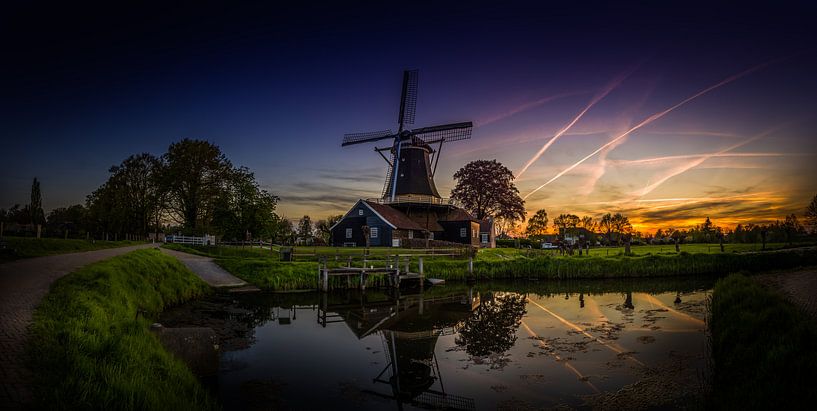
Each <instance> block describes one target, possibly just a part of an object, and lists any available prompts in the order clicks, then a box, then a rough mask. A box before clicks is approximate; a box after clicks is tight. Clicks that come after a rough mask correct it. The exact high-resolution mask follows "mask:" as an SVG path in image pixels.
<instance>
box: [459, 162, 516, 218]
mask: <svg viewBox="0 0 817 411" xmlns="http://www.w3.org/2000/svg"><path fill="white" fill-rule="evenodd" d="M454 180H456V185H455V186H454V189H453V190H451V198H453V199H455V200H457V201H459V202H460V203H461V204H462V206H463V207H464V208H465V209H466V210H468V211H469V212H470V213H471V214H473V215H474V217H476V218H477V219H480V220H481V219H484V218H487V217H494V218H496V219H506V220H513V221H515V220H525V201H524V200H522V197H520V196H519V190H518V189H517V188H516V186H515V185H514V183H513V180H514V177H513V173H512V172H511V170H509V169H508V168H507V167H505V166H503V165H502V164H501V163H499V162H497V161H496V160H490V161H489V160H477V161H472V162H470V163H468V164H466V165H465V166H464V167H463V168H461V169H459V170H458V171H457V172H456V173H454Z"/></svg>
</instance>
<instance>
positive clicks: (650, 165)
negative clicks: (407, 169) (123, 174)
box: [0, 1, 817, 231]
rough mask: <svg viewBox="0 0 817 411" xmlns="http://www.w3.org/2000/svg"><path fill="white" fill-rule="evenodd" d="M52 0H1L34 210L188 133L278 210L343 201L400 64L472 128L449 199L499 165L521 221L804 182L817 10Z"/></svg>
mask: <svg viewBox="0 0 817 411" xmlns="http://www.w3.org/2000/svg"><path fill="white" fill-rule="evenodd" d="M66 3H69V2H61V3H49V2H16V3H12V4H6V5H4V6H3V9H4V10H3V13H0V43H2V50H3V61H4V64H3V65H2V66H1V67H0V87H1V89H2V92H1V93H0V153H1V154H0V159H2V160H0V208H6V207H9V206H11V205H13V204H18V203H19V204H25V203H26V202H27V201H28V194H29V189H30V185H31V180H32V178H34V177H37V178H38V179H40V180H41V182H42V192H43V205H44V208H45V209H46V211H48V210H50V209H52V208H55V207H61V206H67V205H70V204H76V203H83V202H84V201H85V197H86V195H88V194H89V193H90V192H92V191H93V190H94V189H95V188H97V187H98V186H99V185H101V184H102V183H103V182H104V181H105V180H106V179H107V176H108V168H109V167H110V166H112V165H115V164H118V163H119V162H121V161H122V160H124V159H125V158H126V157H128V156H129V155H131V154H135V153H141V152H149V153H153V154H156V155H161V154H162V153H163V152H164V151H165V150H166V148H167V147H168V145H169V144H170V143H172V142H174V141H178V140H180V139H182V138H195V139H204V140H208V141H211V142H213V143H214V144H216V145H218V146H219V147H220V148H221V149H222V150H223V151H224V152H225V153H226V155H227V156H228V157H229V158H230V160H231V161H232V162H233V164H235V165H237V166H246V167H249V168H250V169H251V170H252V171H254V172H255V174H256V177H257V179H258V181H259V182H260V183H261V185H262V187H263V188H265V189H267V190H269V191H270V192H272V193H274V194H276V195H278V196H279V197H280V199H281V201H280V205H279V213H281V214H282V215H284V216H286V217H288V218H293V219H296V218H299V217H300V216H302V215H304V214H308V215H310V216H311V217H312V218H313V220H315V219H319V218H323V217H326V216H328V215H330V214H340V213H343V212H345V211H346V210H347V209H348V208H349V207H350V206H351V205H352V204H353V203H354V202H355V201H356V200H357V199H359V198H371V197H378V196H379V194H380V192H381V190H382V187H383V182H384V179H385V172H386V164H385V162H383V160H382V159H381V158H380V157H379V156H378V155H377V154H376V153H374V152H373V151H372V148H373V147H372V146H369V145H359V146H351V147H346V148H341V146H340V143H341V139H342V136H343V134H344V133H350V132H362V131H373V130H381V129H389V128H391V129H396V128H397V124H396V123H397V111H398V109H399V99H400V84H401V83H400V82H401V78H402V71H403V70H405V69H418V70H419V92H418V102H417V116H416V119H417V120H416V124H415V125H416V126H418V127H421V126H426V125H435V124H441V123H450V122H460V121H473V122H474V124H475V128H474V132H473V137H472V138H471V139H470V140H464V141H457V142H452V143H450V144H448V145H445V146H444V148H443V153H442V156H441V159H440V163H439V168H438V170H437V174H436V178H435V180H436V183H437V186H438V188H439V190H440V192H441V194H442V195H443V196H448V194H449V192H450V190H451V188H452V187H453V185H454V181H453V178H452V176H453V174H454V172H455V171H456V170H457V169H459V168H460V167H462V166H464V165H465V164H466V163H468V162H470V161H474V160H479V159H487V160H490V159H496V160H497V161H499V162H501V163H502V164H504V165H505V166H507V167H508V168H509V169H511V170H512V171H513V172H514V174H515V175H516V176H517V179H516V181H515V183H516V186H517V187H518V189H519V191H520V194H521V195H522V197H524V198H525V200H526V204H525V206H526V209H527V210H528V213H529V215H532V214H533V213H534V212H535V211H536V210H538V209H542V208H544V209H546V210H547V212H548V214H549V215H550V216H551V219H552V218H553V217H555V216H556V215H558V214H561V213H573V214H578V215H590V216H593V217H598V216H600V215H601V214H603V213H606V212H613V213H615V212H622V213H624V214H626V215H628V216H629V217H630V219H631V221H632V222H633V223H634V225H635V227H636V229H639V230H642V231H652V230H654V229H656V228H659V227H676V228H677V227H686V226H691V225H694V224H699V223H701V222H702V221H703V220H704V219H705V218H706V217H707V216H708V217H710V218H712V220H713V221H714V222H715V224H718V225H722V226H727V227H728V226H734V225H735V224H738V223H747V222H755V223H760V222H768V221H772V220H775V219H779V218H782V217H783V216H784V215H786V214H788V213H797V214H802V213H803V211H804V209H805V207H806V205H807V204H808V202H809V201H810V200H811V198H812V197H813V196H814V195H815V194H817V183H815V176H817V145H815V142H816V141H817V134H816V133H817V98H816V96H817V79H815V76H814V73H817V42H815V39H817V28H815V27H817V26H815V25H814V21H815V17H817V12H815V9H814V6H811V5H809V2H791V3H787V2H780V1H774V2H767V3H765V4H763V3H752V4H753V5H752V6H749V5H748V3H746V4H743V3H741V4H736V3H734V2H731V4H730V3H727V2H724V3H718V2H706V3H695V2H677V3H675V2H646V1H645V2H615V3H616V4H615V5H610V4H605V3H603V2H599V3H595V2H562V3H573V4H543V3H545V2H536V3H525V2H513V1H511V2H490V3H479V2H474V3H471V4H469V5H468V6H465V5H464V4H463V3H462V2H444V1H436V2H425V1H418V2H411V3H408V2H400V3H397V2H394V3H392V2H336V3H329V4H321V3H318V2H299V3H300V4H298V5H294V4H293V5H289V6H282V5H278V4H273V2H244V3H242V4H240V5H237V4H228V3H234V2H224V3H219V2H173V4H168V3H171V2H162V3H151V2H133V3H127V2H109V3H107V4H106V5H104V6H99V5H93V4H90V3H88V4H84V5H83V4H75V3H76V2H70V4H66ZM113 3H115V4H113ZM293 3H294V2H293ZM339 3H345V4H339ZM127 4H131V5H130V6H128V5H127Z"/></svg>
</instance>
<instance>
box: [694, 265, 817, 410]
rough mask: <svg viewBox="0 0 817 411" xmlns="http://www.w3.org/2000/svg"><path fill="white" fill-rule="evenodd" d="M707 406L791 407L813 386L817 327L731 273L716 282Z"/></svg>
mask: <svg viewBox="0 0 817 411" xmlns="http://www.w3.org/2000/svg"><path fill="white" fill-rule="evenodd" d="M709 327H710V331H711V343H712V359H713V362H714V370H713V382H712V394H711V398H710V402H711V404H710V405H711V408H715V409H720V408H733V409H788V408H791V409H794V408H799V405H800V404H809V403H811V404H813V403H814V402H815V400H817V391H815V390H814V389H813V387H812V384H813V381H814V379H815V377H817V351H816V350H815V349H816V348H817V342H815V341H816V340H815V338H817V333H815V330H814V328H812V324H811V323H810V319H809V318H807V317H806V316H805V315H804V314H803V313H801V312H800V311H799V310H798V309H797V308H796V307H794V306H793V305H792V304H791V303H789V302H787V301H786V300H784V299H783V298H782V297H781V296H779V295H778V294H775V293H773V292H771V291H769V290H767V289H765V288H763V287H761V286H760V285H758V284H757V283H755V282H754V281H752V280H751V279H749V278H747V277H745V276H743V275H740V274H733V275H730V276H729V277H726V278H724V279H722V280H720V281H718V283H717V284H716V285H715V289H714V291H713V293H712V304H711V309H710V320H709Z"/></svg>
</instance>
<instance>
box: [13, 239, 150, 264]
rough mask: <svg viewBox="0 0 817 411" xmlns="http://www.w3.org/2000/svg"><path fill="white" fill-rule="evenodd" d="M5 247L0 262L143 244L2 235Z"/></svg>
mask: <svg viewBox="0 0 817 411" xmlns="http://www.w3.org/2000/svg"><path fill="white" fill-rule="evenodd" d="M3 241H4V242H5V243H6V248H5V249H4V250H0V262H4V261H12V260H17V259H21V258H31V257H42V256H46V255H54V254H66V253H77V252H81V251H93V250H102V249H105V248H116V247H125V246H129V245H137V244H143V243H141V242H137V241H93V242H92V241H88V240H73V239H69V240H63V239H59V238H29V237H3Z"/></svg>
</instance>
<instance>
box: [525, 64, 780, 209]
mask: <svg viewBox="0 0 817 411" xmlns="http://www.w3.org/2000/svg"><path fill="white" fill-rule="evenodd" d="M776 61H777V60H772V61H769V62H766V63H763V64H760V65H757V66H754V67H752V68H750V69H747V70H744V71H741V72H740V73H738V74H735V75H732V76H729V77H727V78H726V79H724V80H721V81H720V82H718V83H716V84H714V85H711V86H709V87H707V88H705V89H703V90H701V91H699V92H697V93H695V94H693V95H691V96H689V97H687V98H686V99H684V100H683V101H681V102H680V103H678V104H676V105H674V106H672V107H670V108H668V109H666V110H664V111H660V112H658V113H655V114H653V115H651V116H649V117H647V118H646V119H645V120H644V121H642V122H640V123H638V124H636V125H635V126H634V127H633V128H631V129H629V130H627V131H625V132H624V133H623V134H621V135H619V136H618V137H616V138H614V139H612V140H610V141H608V142H607V143H606V144H604V145H603V146H601V147H599V148H598V149H596V150H595V151H593V152H592V153H590V154H588V155H586V156H585V157H584V158H582V159H581V160H579V161H577V162H576V163H574V164H573V165H571V166H570V167H568V168H566V169H564V170H562V171H560V172H559V174H556V175H555V176H554V177H553V178H551V179H550V180H548V181H547V182H546V183H545V184H542V185H540V186H539V187H536V189H535V190H533V191H531V192H530V193H528V194H527V195H525V197H524V199H527V198H528V197H530V196H531V195H533V194H534V193H535V192H537V191H539V190H541V189H542V188H544V187H545V186H547V185H548V184H550V183H552V182H554V181H556V180H557V179H558V178H559V177H561V176H563V175H565V174H567V173H569V172H570V171H571V170H573V169H574V168H576V167H578V166H579V165H580V164H582V163H584V162H585V161H587V159H589V158H590V157H593V156H594V155H596V154H598V153H599V152H600V151H601V150H604V149H605V148H607V147H609V146H611V145H613V144H615V143H616V142H617V141H619V140H621V139H623V138H624V137H627V136H628V135H630V134H631V133H632V132H634V131H636V130H638V129H639V128H641V127H644V126H646V125H647V124H650V123H652V122H653V121H655V120H658V119H659V118H661V117H664V116H665V115H667V114H669V113H670V112H672V111H673V110H675V109H677V108H678V107H681V106H683V105H684V104H686V103H689V102H690V101H692V100H695V99H696V98H698V97H700V96H702V95H704V94H706V93H709V92H710V91H712V90H715V89H716V88H719V87H722V86H725V85H727V84H729V83H731V82H733V81H735V80H737V79H739V78H741V77H743V76H746V75H748V74H751V73H753V72H755V71H758V70H760V69H763V68H765V67H766V66H768V65H770V64H772V63H774V62H776Z"/></svg>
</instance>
